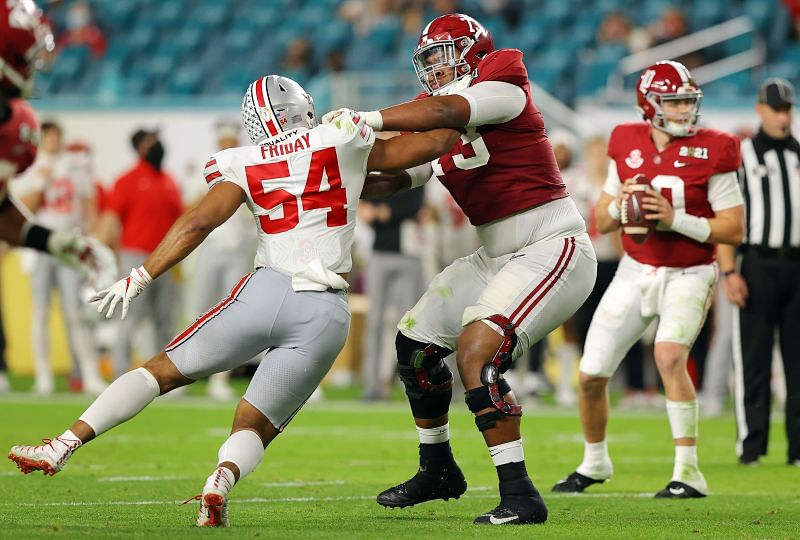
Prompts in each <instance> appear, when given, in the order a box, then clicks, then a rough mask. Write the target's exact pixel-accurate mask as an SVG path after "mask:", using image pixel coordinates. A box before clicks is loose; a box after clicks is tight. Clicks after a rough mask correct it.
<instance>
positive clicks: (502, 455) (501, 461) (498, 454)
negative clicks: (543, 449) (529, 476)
mask: <svg viewBox="0 0 800 540" xmlns="http://www.w3.org/2000/svg"><path fill="white" fill-rule="evenodd" d="M489 455H490V456H492V461H493V462H494V466H495V467H499V466H500V465H505V464H506V463H518V462H520V461H525V452H523V450H522V439H517V440H516V441H511V442H507V443H503V444H498V445H497V446H490V447H489Z"/></svg>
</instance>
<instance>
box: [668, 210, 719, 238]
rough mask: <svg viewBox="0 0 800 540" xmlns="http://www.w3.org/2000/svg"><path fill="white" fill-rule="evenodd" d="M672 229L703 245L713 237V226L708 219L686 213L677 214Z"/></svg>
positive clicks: (673, 219)
mask: <svg viewBox="0 0 800 540" xmlns="http://www.w3.org/2000/svg"><path fill="white" fill-rule="evenodd" d="M670 229H672V230H673V231H675V232H676V233H680V234H682V235H684V236H688V237H689V238H691V239H692V240H697V241H698V242H701V243H702V242H706V241H707V240H708V237H709V236H711V224H710V223H709V222H708V220H707V219H706V218H704V217H697V216H692V215H690V214H687V213H686V212H675V217H673V218H672V226H671V227H670Z"/></svg>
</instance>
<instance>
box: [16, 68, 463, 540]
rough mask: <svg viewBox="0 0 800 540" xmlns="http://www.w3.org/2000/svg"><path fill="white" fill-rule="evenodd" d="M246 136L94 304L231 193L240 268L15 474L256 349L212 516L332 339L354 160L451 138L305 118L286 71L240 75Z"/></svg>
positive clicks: (212, 215)
mask: <svg viewBox="0 0 800 540" xmlns="http://www.w3.org/2000/svg"><path fill="white" fill-rule="evenodd" d="M242 121H243V123H244V126H245V128H246V129H247V131H248V133H249V135H250V139H251V141H252V143H253V145H252V146H245V147H241V148H230V149H228V150H223V151H221V152H218V153H216V154H214V155H213V156H211V159H209V161H208V162H207V163H206V166H205V179H206V182H207V184H208V187H209V192H208V193H207V194H206V196H205V197H204V198H203V199H202V200H201V201H200V203H198V204H197V205H196V206H195V207H193V208H192V209H191V210H189V211H188V212H186V213H185V214H184V215H183V216H181V217H180V218H179V219H178V220H177V221H176V222H175V224H174V225H173V226H172V228H171V229H170V230H169V232H168V233H167V235H166V236H165V237H164V239H163V240H162V241H161V243H160V244H159V245H158V247H157V248H156V249H155V250H154V251H153V253H151V254H150V256H149V257H148V258H147V260H146V261H145V262H144V264H143V265H142V266H140V267H139V268H134V269H132V270H131V273H130V276H128V277H126V278H123V279H121V280H119V281H118V282H116V283H115V284H114V285H112V286H111V287H110V288H108V289H105V290H103V291H100V292H99V293H98V294H97V296H95V297H94V299H93V301H99V302H100V307H99V309H98V311H104V310H106V308H107V312H106V317H111V316H112V315H113V313H114V310H115V309H116V307H117V305H118V304H119V303H121V304H122V317H123V318H124V317H125V315H126V313H127V312H128V307H129V305H130V302H131V301H132V300H133V299H134V298H136V296H138V295H139V294H140V293H141V292H142V291H143V290H144V289H145V288H146V287H147V286H148V285H149V284H150V283H151V282H152V281H153V279H156V278H157V277H158V276H159V275H161V274H163V273H164V272H166V271H168V270H169V269H170V268H171V267H172V266H174V265H175V264H177V263H178V262H179V261H181V260H182V259H183V258H184V257H186V256H187V255H188V254H189V253H191V252H192V251H193V250H194V249H195V248H196V247H197V246H198V245H200V243H201V242H202V241H203V240H204V239H205V238H206V237H207V236H208V235H209V234H210V233H211V231H212V230H214V229H215V228H216V227H217V226H219V225H220V224H221V223H223V222H224V221H226V220H227V219H228V218H229V217H230V216H232V215H233V214H234V212H236V209H237V208H238V207H239V206H240V205H241V204H242V203H245V204H246V205H247V207H248V208H249V209H250V211H251V212H252V213H253V216H254V217H255V223H256V228H257V233H258V242H259V244H258V252H257V254H256V259H255V266H256V269H255V271H253V272H250V273H248V274H246V275H245V276H244V277H243V278H242V279H241V280H239V282H238V283H237V284H236V285H235V286H234V287H233V290H232V291H231V293H230V295H229V296H228V297H227V298H225V299H224V300H222V301H221V302H220V303H219V304H217V305H216V306H215V307H213V308H211V309H210V310H209V311H207V312H206V313H205V314H204V315H202V316H201V317H199V318H198V319H197V320H196V321H195V322H194V323H193V324H192V325H191V326H189V328H187V329H186V330H184V331H183V332H181V333H180V334H179V335H178V336H177V337H176V338H175V339H174V340H173V341H172V342H171V343H169V344H168V345H167V347H166V350H165V351H164V352H162V353H160V354H158V355H156V356H155V357H153V358H152V359H151V360H149V361H148V362H147V363H146V364H145V365H144V367H141V368H138V369H135V370H133V371H129V372H128V373H126V374H124V375H122V376H121V377H119V378H118V379H117V380H115V381H114V382H113V383H112V384H111V386H109V387H108V388H107V389H106V390H105V391H104V392H103V393H102V394H101V395H100V396H99V397H98V398H97V400H95V402H94V403H93V404H92V405H91V406H90V407H89V408H88V409H87V410H86V412H84V413H83V415H81V416H80V418H79V419H78V420H77V421H76V422H75V423H74V424H73V425H72V427H71V428H70V429H68V430H66V431H65V432H64V433H63V434H62V435H60V436H58V437H56V438H54V439H52V440H49V441H47V442H46V444H44V445H39V446H15V447H13V448H12V449H11V453H10V454H9V458H10V459H11V460H13V461H14V462H16V463H17V465H18V466H19V468H20V470H21V471H22V472H24V473H29V472H32V471H36V470H42V471H44V472H45V474H50V475H53V474H55V473H57V472H58V471H60V470H61V468H62V467H63V466H64V464H65V463H66V461H67V460H68V459H69V458H70V456H72V454H73V452H74V451H75V450H77V449H78V448H79V447H80V446H81V445H82V444H85V443H87V442H89V441H90V440H92V439H94V438H95V437H97V436H98V435H101V434H102V433H104V432H105V431H107V430H109V429H111V428H113V427H115V426H117V425H119V424H121V423H122V422H124V421H126V420H128V419H130V418H132V417H133V416H135V415H136V414H138V413H139V412H140V411H141V410H142V409H144V408H145V407H146V406H147V405H148V404H149V403H150V402H151V401H153V400H154V399H155V398H156V397H157V396H158V395H160V394H165V393H167V392H169V391H171V390H173V389H175V388H178V387H180V386H184V385H187V384H191V383H192V382H194V381H195V380H197V379H200V378H204V377H208V376H209V375H211V374H213V373H219V372H221V371H227V370H230V369H232V368H234V367H236V366H238V365H241V364H243V363H245V362H247V361H248V360H249V359H250V358H252V357H253V356H255V355H256V354H258V353H259V352H261V351H263V350H265V349H269V351H268V352H267V354H266V355H265V356H264V358H263V359H262V361H261V363H260V365H259V366H258V370H257V371H256V373H255V375H254V376H253V379H252V381H251V383H250V385H249V387H248V389H247V392H246V393H245V395H244V397H243V399H242V400H241V401H240V402H239V405H238V408H237V410H236V416H235V418H234V423H233V429H232V433H231V436H230V437H229V438H228V439H227V440H226V441H225V442H224V443H223V445H222V447H221V448H220V450H219V461H218V466H217V468H216V469H215V470H214V472H213V473H212V474H211V475H210V476H209V477H208V480H207V481H206V484H205V486H204V488H203V492H202V495H199V496H198V497H197V498H198V499H199V500H200V512H199V514H198V517H197V522H196V523H197V525H198V526H201V527H217V526H226V525H227V523H228V518H227V503H228V494H229V492H230V489H231V488H232V487H233V485H234V484H235V483H236V482H238V481H239V480H241V479H242V478H243V477H244V476H246V475H247V474H249V473H250V472H252V471H253V470H254V469H255V468H256V467H257V466H258V464H259V462H260V461H261V458H262V457H263V454H264V449H265V448H266V447H267V445H268V444H269V443H270V442H271V441H272V440H273V439H274V438H275V437H276V436H277V435H278V433H280V432H281V431H283V429H284V428H285V427H286V426H287V424H288V423H289V422H290V421H291V420H292V418H293V417H294V415H295V414H297V412H298V411H299V410H300V408H301V407H302V406H303V404H304V403H305V402H306V400H307V399H308V398H309V396H310V395H311V393H312V392H313V391H314V389H315V388H316V387H317V386H318V385H319V383H320V381H321V380H322V377H323V376H324V375H325V373H326V372H327V371H328V369H329V368H330V366H331V364H332V363H333V361H334V359H335V358H336V356H337V354H338V353H339V351H340V350H341V348H342V346H343V345H344V341H345V338H346V337H347V331H348V328H349V325H350V309H349V307H348V304H347V298H346V295H345V293H344V291H345V289H346V288H347V281H346V277H347V273H348V272H349V271H350V268H351V266H352V261H351V258H350V251H351V248H352V244H353V230H354V228H355V215H356V205H357V204H358V199H359V195H360V194H361V190H362V186H363V183H364V177H365V175H366V171H367V170H396V169H398V168H400V169H402V168H405V167H411V166H415V165H419V164H420V163H425V162H427V161H429V160H431V159H433V158H434V157H435V156H438V155H441V154H443V153H444V152H446V151H447V150H448V149H449V148H451V147H452V145H453V144H455V141H456V139H457V138H458V133H457V132H455V131H453V130H437V131H432V132H430V133H420V134H416V135H410V136H407V137H402V138H401V139H402V140H401V139H393V140H391V141H381V140H376V138H375V134H374V133H373V131H372V129H371V128H369V126H367V125H366V124H365V123H364V121H363V118H360V117H358V116H357V115H355V114H354V113H352V112H348V113H347V114H345V115H342V116H341V118H339V119H338V120H337V121H336V122H334V123H332V124H330V125H319V126H318V125H317V118H316V115H315V113H314V105H313V101H312V100H311V97H310V96H309V95H308V94H307V93H306V92H305V90H303V88H302V87H300V85H299V84H297V83H296V82H294V81H293V80H291V79H288V78H286V77H280V76H277V75H270V76H267V77H262V78H260V79H258V80H256V81H255V82H253V83H252V84H251V85H250V86H249V87H248V90H247V93H246V94H245V96H244V99H243V101H242Z"/></svg>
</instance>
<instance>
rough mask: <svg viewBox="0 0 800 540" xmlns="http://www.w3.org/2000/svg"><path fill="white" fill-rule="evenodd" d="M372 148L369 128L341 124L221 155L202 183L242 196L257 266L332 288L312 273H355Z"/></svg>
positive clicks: (215, 157)
mask: <svg viewBox="0 0 800 540" xmlns="http://www.w3.org/2000/svg"><path fill="white" fill-rule="evenodd" d="M374 142H375V135H374V133H373V132H372V130H371V129H370V128H368V127H366V126H360V127H359V126H356V125H355V124H354V123H353V122H352V120H351V119H350V118H349V117H348V118H343V119H342V120H341V121H339V122H334V123H332V124H324V125H320V126H317V127H315V128H313V129H311V130H308V131H301V132H295V133H287V134H285V135H283V136H278V137H274V138H272V139H270V140H267V141H265V142H264V143H262V144H261V145H257V146H245V147H240V148H231V149H228V150H223V151H221V152H218V153H216V154H214V155H213V156H212V157H211V158H210V159H209V161H208V163H206V167H205V178H206V182H207V183H208V187H209V189H211V188H212V187H214V186H215V185H217V184H219V183H220V182H233V183H234V184H236V185H238V186H239V187H240V188H242V190H243V191H244V192H245V194H246V198H247V199H246V203H247V206H248V208H250V211H251V212H252V213H253V216H254V217H255V220H256V226H257V230H258V238H259V243H258V251H257V253H256V258H255V266H256V267H260V266H263V267H269V268H274V269H276V270H278V271H281V272H283V273H286V274H288V275H290V276H298V275H303V276H305V277H306V278H308V279H310V280H311V281H315V282H318V283H322V284H323V285H330V284H331V283H330V281H329V280H326V279H325V278H324V276H323V275H319V272H317V273H316V274H314V272H313V269H316V270H324V271H329V272H335V273H344V272H349V271H350V269H351V267H352V259H351V257H350V252H351V248H352V244H353V230H354V228H355V215H356V208H357V205H358V199H359V196H360V195H361V190H362V188H363V185H364V178H365V176H366V170H367V159H368V157H369V153H370V150H371V149H372V145H373V144H374ZM310 269H311V270H310ZM309 272H311V273H312V274H314V275H311V276H310V275H309ZM298 290H299V289H298Z"/></svg>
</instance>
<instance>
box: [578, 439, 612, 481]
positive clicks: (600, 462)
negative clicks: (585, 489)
mask: <svg viewBox="0 0 800 540" xmlns="http://www.w3.org/2000/svg"><path fill="white" fill-rule="evenodd" d="M576 470H577V472H578V473H580V474H582V475H583V476H588V477H589V478H594V479H595V480H605V479H607V478H609V477H610V476H611V474H612V473H613V472H614V467H613V466H612V465H611V457H609V455H608V441H606V440H603V441H600V442H596V443H590V442H587V441H584V443H583V462H582V463H581V464H580V465H578V468H577V469H576Z"/></svg>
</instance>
